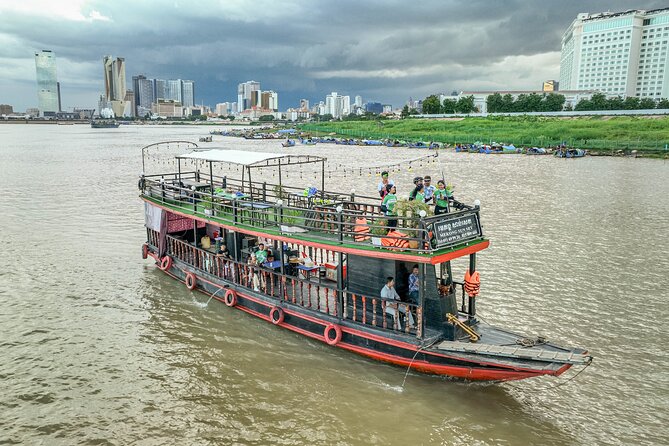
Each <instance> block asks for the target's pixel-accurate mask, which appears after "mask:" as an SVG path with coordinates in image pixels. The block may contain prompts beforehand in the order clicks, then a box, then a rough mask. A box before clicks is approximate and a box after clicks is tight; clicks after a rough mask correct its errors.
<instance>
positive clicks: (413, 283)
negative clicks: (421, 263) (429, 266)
mask: <svg viewBox="0 0 669 446" xmlns="http://www.w3.org/2000/svg"><path fill="white" fill-rule="evenodd" d="M418 297H419V294H418V265H414V266H413V268H412V271H411V274H409V300H410V301H411V303H412V304H414V305H418Z"/></svg>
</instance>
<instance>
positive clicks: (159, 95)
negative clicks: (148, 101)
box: [152, 79, 165, 102]
mask: <svg viewBox="0 0 669 446" xmlns="http://www.w3.org/2000/svg"><path fill="white" fill-rule="evenodd" d="M152 81H153V102H158V99H165V80H164V79H152Z"/></svg>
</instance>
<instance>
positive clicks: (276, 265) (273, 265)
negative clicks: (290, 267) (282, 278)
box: [262, 260, 281, 271]
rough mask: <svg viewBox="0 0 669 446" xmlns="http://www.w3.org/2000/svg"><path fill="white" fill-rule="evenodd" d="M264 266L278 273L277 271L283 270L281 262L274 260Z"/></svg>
mask: <svg viewBox="0 0 669 446" xmlns="http://www.w3.org/2000/svg"><path fill="white" fill-rule="evenodd" d="M262 266H264V267H265V268H267V269H273V270H275V271H276V270H277V269H279V268H281V260H274V261H272V262H265V263H263V264H262Z"/></svg>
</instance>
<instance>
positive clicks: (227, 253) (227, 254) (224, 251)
mask: <svg viewBox="0 0 669 446" xmlns="http://www.w3.org/2000/svg"><path fill="white" fill-rule="evenodd" d="M216 255H219V256H222V257H223V258H225V259H229V258H230V251H228V247H227V246H225V245H221V247H220V248H218V251H217V252H216Z"/></svg>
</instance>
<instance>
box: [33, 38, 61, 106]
mask: <svg viewBox="0 0 669 446" xmlns="http://www.w3.org/2000/svg"><path fill="white" fill-rule="evenodd" d="M35 70H36V75H37V100H38V102H39V110H40V113H41V114H42V116H44V114H45V113H46V114H47V115H49V114H55V113H57V112H59V111H60V109H61V107H60V89H59V85H58V80H57V78H56V55H55V54H54V53H53V51H51V50H42V51H40V52H38V53H35Z"/></svg>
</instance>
